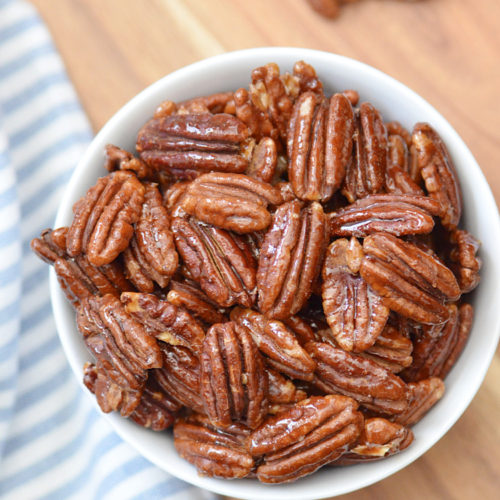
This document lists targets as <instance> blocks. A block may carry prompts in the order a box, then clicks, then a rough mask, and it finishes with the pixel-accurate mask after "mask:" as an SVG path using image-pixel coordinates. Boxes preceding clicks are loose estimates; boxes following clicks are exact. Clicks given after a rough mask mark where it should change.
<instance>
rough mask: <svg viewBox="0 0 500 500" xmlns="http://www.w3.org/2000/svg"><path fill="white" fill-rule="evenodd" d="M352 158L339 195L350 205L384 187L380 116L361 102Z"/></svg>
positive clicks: (384, 144)
mask: <svg viewBox="0 0 500 500" xmlns="http://www.w3.org/2000/svg"><path fill="white" fill-rule="evenodd" d="M353 142H354V158H353V160H352V161H351V162H350V163H349V165H348V166H347V171H346V177H345V182H344V188H343V189H342V193H343V194H344V196H345V197H346V198H347V199H348V200H349V202H350V203H352V202H354V201H356V200H357V199H359V198H364V197H365V196H368V195H369V194H376V193H380V192H381V191H382V190H383V188H384V186H385V170H386V166H387V147H388V146H387V130H386V128H385V125H384V121H383V120H382V117H381V116H380V113H379V112H378V111H377V110H376V109H375V108H374V107H373V106H372V105H371V104H369V103H367V102H364V103H362V104H361V106H360V107H359V111H358V112H357V113H356V115H355V128H354V136H353Z"/></svg>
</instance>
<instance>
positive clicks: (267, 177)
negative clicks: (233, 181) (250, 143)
mask: <svg viewBox="0 0 500 500" xmlns="http://www.w3.org/2000/svg"><path fill="white" fill-rule="evenodd" d="M277 164H278V152H277V149H276V143H275V142H274V141H273V140H272V139H271V138H270V137H263V138H262V139H261V140H260V141H259V143H258V144H257V145H256V146H255V148H254V150H253V152H252V158H251V159H250V164H249V166H248V169H247V171H246V172H245V173H246V174H247V175H248V176H250V177H255V178H256V179H258V180H259V181H262V182H271V181H272V179H273V178H274V174H275V172H276V166H277Z"/></svg>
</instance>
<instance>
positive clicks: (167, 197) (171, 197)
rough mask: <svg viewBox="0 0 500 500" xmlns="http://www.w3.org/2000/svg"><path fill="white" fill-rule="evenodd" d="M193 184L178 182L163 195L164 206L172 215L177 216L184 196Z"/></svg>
mask: <svg viewBox="0 0 500 500" xmlns="http://www.w3.org/2000/svg"><path fill="white" fill-rule="evenodd" d="M190 184H191V181H178V182H174V183H173V184H171V185H170V186H169V187H168V189H167V190H166V191H165V194H164V195H163V204H164V206H165V208H166V209H167V211H168V213H169V214H170V215H176V214H177V212H178V211H180V210H182V209H180V208H179V205H180V202H181V200H182V196H183V195H184V193H185V192H186V189H187V188H188V186H189V185H190Z"/></svg>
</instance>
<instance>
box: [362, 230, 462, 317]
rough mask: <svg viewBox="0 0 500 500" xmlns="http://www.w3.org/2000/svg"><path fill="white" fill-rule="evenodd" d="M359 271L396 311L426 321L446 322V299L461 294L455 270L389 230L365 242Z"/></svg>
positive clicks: (447, 313)
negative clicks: (451, 269)
mask: <svg viewBox="0 0 500 500" xmlns="http://www.w3.org/2000/svg"><path fill="white" fill-rule="evenodd" d="M363 250H364V253H365V256H364V257H363V261H362V262H361V268H360V274H361V276H362V277H363V278H364V279H365V281H366V282H367V283H368V284H369V285H370V286H371V287H372V288H373V289H374V290H375V291H376V292H377V293H378V294H379V295H380V296H382V297H383V300H384V303H385V305H386V306H387V307H389V308H390V309H392V310H393V311H395V312H397V313H399V314H401V315H402V316H405V317H407V318H411V319H413V320H415V321H418V322H421V323H425V324H437V323H444V322H445V321H446V320H447V319H448V316H449V311H448V309H447V308H446V306H445V304H444V302H445V301H447V300H456V299H458V297H460V288H459V286H458V283H457V280H456V279H455V276H453V273H452V272H451V271H450V270H449V269H448V268H447V267H446V266H445V265H444V264H442V263H441V261H440V260H439V259H438V258H437V257H436V256H434V255H433V254H429V253H426V252H424V251H423V250H421V249H420V248H418V247H417V246H416V245H414V244H412V243H408V242H405V241H402V240H400V239H399V238H396V237H395V236H392V235H390V234H386V233H376V234H372V235H371V236H369V237H368V238H366V239H365V240H364V242H363Z"/></svg>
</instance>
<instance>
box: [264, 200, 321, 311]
mask: <svg viewBox="0 0 500 500" xmlns="http://www.w3.org/2000/svg"><path fill="white" fill-rule="evenodd" d="M325 246H326V230H325V216H324V213H323V209H322V207H321V205H320V204H319V203H317V202H314V203H312V204H310V205H308V206H305V207H304V205H303V204H302V203H301V202H299V201H298V200H296V201H291V202H288V203H284V204H283V205H281V206H280V207H279V208H278V209H277V210H276V212H275V213H274V215H273V223H272V225H271V227H270V228H269V230H268V232H267V233H266V235H265V237H264V241H263V243H262V246H261V248H260V257H259V268H258V271H257V288H258V292H259V309H260V311H261V312H263V313H264V314H266V315H268V316H270V317H274V318H279V319H282V318H287V317H289V316H291V315H293V314H295V313H297V312H298V311H299V310H300V309H301V308H302V307H303V306H304V304H305V303H306V301H307V299H308V298H309V296H310V295H311V293H312V286H313V284H314V282H315V281H316V278H317V277H318V275H319V272H320V269H321V268H320V266H321V261H322V258H323V253H324V249H325Z"/></svg>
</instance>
